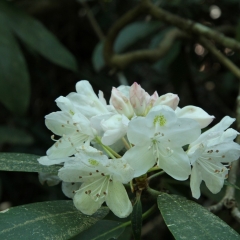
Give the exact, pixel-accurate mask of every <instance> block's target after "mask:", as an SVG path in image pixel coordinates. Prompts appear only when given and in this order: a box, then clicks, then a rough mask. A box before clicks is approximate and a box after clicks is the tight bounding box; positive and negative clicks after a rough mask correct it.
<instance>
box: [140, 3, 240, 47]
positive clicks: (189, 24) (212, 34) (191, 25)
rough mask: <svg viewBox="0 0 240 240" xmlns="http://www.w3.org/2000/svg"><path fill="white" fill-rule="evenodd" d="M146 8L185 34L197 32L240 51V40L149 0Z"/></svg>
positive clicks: (152, 14)
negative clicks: (157, 5)
mask: <svg viewBox="0 0 240 240" xmlns="http://www.w3.org/2000/svg"><path fill="white" fill-rule="evenodd" d="M145 4H146V8H147V9H149V12H148V13H149V14H150V15H151V16H152V17H154V18H156V19H158V20H161V21H164V22H166V23H169V24H172V25H174V26H176V27H178V28H180V29H181V30H183V31H184V32H186V33H187V34H190V33H192V34H197V35H199V36H204V37H206V38H209V39H212V40H214V41H215V42H216V43H219V44H221V45H223V46H225V47H228V48H231V49H234V50H236V51H240V42H238V41H236V40H234V39H232V38H229V37H226V36H225V35H224V34H222V33H220V32H218V31H216V30H213V29H211V28H209V27H207V26H204V25H202V24H200V23H196V22H194V21H192V20H189V19H184V18H182V17H179V16H176V15H174V14H172V13H170V12H167V11H165V10H163V9H161V8H157V7H156V6H155V5H153V4H152V3H151V2H150V1H147V2H145Z"/></svg>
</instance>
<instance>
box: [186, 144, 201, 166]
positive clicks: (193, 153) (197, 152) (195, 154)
mask: <svg viewBox="0 0 240 240" xmlns="http://www.w3.org/2000/svg"><path fill="white" fill-rule="evenodd" d="M204 150H205V147H204V145H203V144H202V143H200V144H197V145H194V146H192V147H191V148H189V149H188V150H187V152H186V153H187V155H188V157H189V160H190V163H191V164H193V163H195V162H196V161H197V160H198V158H199V157H201V156H202V154H203V153H204Z"/></svg>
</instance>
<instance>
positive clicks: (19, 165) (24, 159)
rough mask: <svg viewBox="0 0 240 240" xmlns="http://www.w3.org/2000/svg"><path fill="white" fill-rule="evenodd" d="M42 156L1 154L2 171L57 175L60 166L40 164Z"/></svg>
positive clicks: (0, 168)
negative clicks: (39, 160)
mask: <svg viewBox="0 0 240 240" xmlns="http://www.w3.org/2000/svg"><path fill="white" fill-rule="evenodd" d="M39 158H40V156H37V155H33V154H26V153H0V170H1V171H14V172H44V173H57V172H58V170H59V169H60V168H61V166H60V165H59V166H58V165H52V166H44V165H41V164H39V163H38V161H37V160H38V159H39Z"/></svg>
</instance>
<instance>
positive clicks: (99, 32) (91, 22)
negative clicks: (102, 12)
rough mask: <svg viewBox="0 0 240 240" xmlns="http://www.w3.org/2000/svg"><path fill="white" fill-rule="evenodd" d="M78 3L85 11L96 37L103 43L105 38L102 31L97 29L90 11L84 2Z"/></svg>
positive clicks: (79, 0) (96, 23)
mask: <svg viewBox="0 0 240 240" xmlns="http://www.w3.org/2000/svg"><path fill="white" fill-rule="evenodd" d="M78 2H79V3H81V4H82V6H83V7H84V9H85V10H86V14H87V18H88V20H89V22H90V24H91V26H92V28H93V30H94V31H95V33H96V35H97V36H98V38H99V40H100V41H103V40H104V39H105V36H104V34H103V32H102V29H101V28H100V27H99V25H98V22H97V21H96V19H95V17H94V15H93V13H92V11H91V9H90V8H89V6H88V4H87V3H86V2H85V1H81V0H78Z"/></svg>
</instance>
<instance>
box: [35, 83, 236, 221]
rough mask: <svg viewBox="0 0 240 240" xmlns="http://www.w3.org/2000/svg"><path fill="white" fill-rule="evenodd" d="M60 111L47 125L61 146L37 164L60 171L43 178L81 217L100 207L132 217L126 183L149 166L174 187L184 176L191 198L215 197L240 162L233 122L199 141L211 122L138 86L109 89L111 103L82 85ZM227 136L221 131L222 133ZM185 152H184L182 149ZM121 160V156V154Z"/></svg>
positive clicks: (65, 99) (63, 100)
mask: <svg viewBox="0 0 240 240" xmlns="http://www.w3.org/2000/svg"><path fill="white" fill-rule="evenodd" d="M56 103H57V106H58V107H59V108H60V110H61V111H58V112H54V113H51V114H49V115H47V116H46V126H47V127H48V128H49V129H50V130H51V131H52V132H53V133H54V134H55V135H57V136H59V139H57V140H56V139H55V136H54V135H53V136H52V139H53V140H54V141H55V143H54V144H53V146H52V147H50V148H49V149H48V151H47V156H44V157H42V158H40V159H39V162H40V163H41V164H43V165H53V164H61V165H62V168H61V169H60V170H59V172H58V178H57V179H56V176H53V177H51V176H41V181H44V178H45V180H47V181H50V182H51V184H54V183H58V182H59V181H62V190H63V192H64V193H65V195H66V196H68V197H70V198H73V202H74V204H75V206H76V208H78V209H79V210H80V211H82V212H83V213H85V214H88V215H91V214H93V213H94V212H96V211H97V210H98V209H99V208H100V207H101V205H102V204H103V202H106V204H107V206H108V207H109V208H110V209H111V210H112V212H113V213H114V214H115V215H117V216H118V217H126V216H128V215H129V214H130V213H131V211H132V204H131V202H130V200H129V197H128V194H127V191H126V189H125V187H124V184H127V183H129V182H130V181H132V180H133V179H134V178H138V177H140V176H142V175H144V174H146V173H147V172H148V171H150V169H151V168H152V167H155V168H158V169H161V170H163V171H165V172H166V173H167V174H168V175H170V176H171V177H173V178H174V179H176V180H186V179H188V177H189V176H191V178H190V187H191V191H192V195H193V197H195V198H199V197H200V184H201V182H202V181H205V183H206V186H207V187H208V188H209V190H210V191H211V192H213V193H217V192H219V191H220V190H221V188H222V186H223V183H224V179H225V178H226V177H227V173H228V166H229V165H228V164H229V163H230V162H232V161H234V160H237V159H238V157H239V156H240V146H239V145H238V144H237V143H235V142H234V141H233V140H234V139H235V138H236V136H237V134H238V132H237V131H235V130H233V129H231V128H229V129H227V128H228V127H229V126H230V125H231V124H232V123H233V121H234V120H235V119H233V118H230V117H228V116H227V117H224V118H223V119H222V121H221V122H220V123H218V124H217V125H215V126H214V127H212V128H210V129H209V130H207V131H205V132H203V133H202V134H201V129H203V128H205V127H207V126H208V125H209V124H210V123H211V122H212V120H213V119H214V117H213V116H210V115H209V114H208V113H206V112H205V111H204V110H203V109H201V108H199V107H195V106H186V107H184V108H179V107H178V103H179V98H178V96H177V95H176V94H172V93H167V94H165V95H162V96H158V93H157V92H154V93H153V95H151V96H150V95H149V94H148V93H147V92H146V91H145V90H144V89H142V88H141V86H140V85H138V84H137V83H134V84H133V85H132V86H131V87H129V86H120V87H118V88H113V89H112V94H111V98H110V101H109V104H107V102H106V100H105V98H104V95H103V93H102V92H101V91H99V94H98V96H97V95H96V94H95V93H94V91H93V89H92V86H91V85H90V84H89V82H88V81H86V80H82V81H79V82H78V83H77V84H76V92H74V93H70V94H69V95H68V96H66V97H62V96H61V97H59V98H57V99H56ZM226 129H227V130H226ZM186 145H189V146H188V150H187V151H184V149H183V146H186ZM120 153H123V155H122V154H121V155H120Z"/></svg>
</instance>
